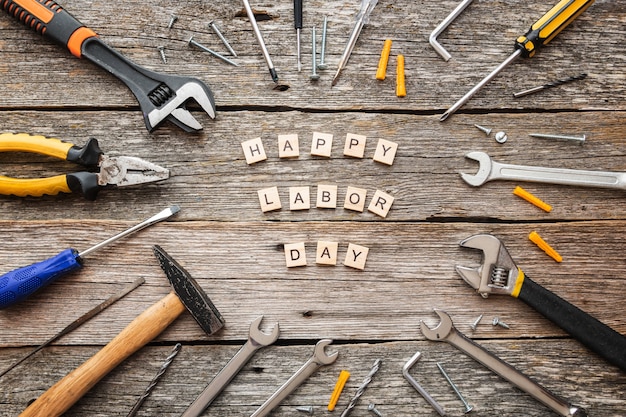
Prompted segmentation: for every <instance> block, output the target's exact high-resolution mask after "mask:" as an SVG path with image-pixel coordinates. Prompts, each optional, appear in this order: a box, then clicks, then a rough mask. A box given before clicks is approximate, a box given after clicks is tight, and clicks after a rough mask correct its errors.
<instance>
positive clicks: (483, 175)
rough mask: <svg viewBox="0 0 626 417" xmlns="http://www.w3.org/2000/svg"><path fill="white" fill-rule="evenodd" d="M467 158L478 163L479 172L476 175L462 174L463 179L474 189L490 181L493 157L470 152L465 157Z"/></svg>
mask: <svg viewBox="0 0 626 417" xmlns="http://www.w3.org/2000/svg"><path fill="white" fill-rule="evenodd" d="M465 157H466V158H468V159H473V160H474V161H477V162H478V164H479V166H478V172H477V173H476V174H474V175H471V174H465V173H461V178H463V180H464V181H465V182H466V183H468V184H469V185H472V186H474V187H479V186H481V185H483V184H484V183H486V182H487V181H489V175H490V174H491V168H492V165H493V164H492V161H491V157H490V156H489V155H487V154H486V153H485V152H470V153H468V154H467V155H465Z"/></svg>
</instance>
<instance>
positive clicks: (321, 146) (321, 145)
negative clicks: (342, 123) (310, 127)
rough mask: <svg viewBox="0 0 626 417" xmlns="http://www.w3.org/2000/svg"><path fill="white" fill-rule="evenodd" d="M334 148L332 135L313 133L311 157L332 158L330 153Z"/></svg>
mask: <svg viewBox="0 0 626 417" xmlns="http://www.w3.org/2000/svg"><path fill="white" fill-rule="evenodd" d="M332 147H333V135H332V134H330V133H320V132H313V142H311V155H317V156H326V157H328V158H330V151H331V150H332Z"/></svg>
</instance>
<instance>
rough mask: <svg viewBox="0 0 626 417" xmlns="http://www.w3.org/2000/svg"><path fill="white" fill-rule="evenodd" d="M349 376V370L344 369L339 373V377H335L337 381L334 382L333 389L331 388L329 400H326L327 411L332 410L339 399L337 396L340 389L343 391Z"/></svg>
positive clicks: (339, 393)
mask: <svg viewBox="0 0 626 417" xmlns="http://www.w3.org/2000/svg"><path fill="white" fill-rule="evenodd" d="M348 378H350V372H348V371H346V370H345V369H344V370H343V371H341V372H340V373H339V378H338V379H337V383H336V384H335V389H334V390H333V394H332V395H331V396H330V401H329V402H328V411H333V410H334V409H335V406H336V405H337V401H339V396H340V395H341V391H343V387H344V385H346V382H347V381H348Z"/></svg>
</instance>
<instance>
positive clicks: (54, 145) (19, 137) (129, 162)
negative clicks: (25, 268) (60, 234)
mask: <svg viewBox="0 0 626 417" xmlns="http://www.w3.org/2000/svg"><path fill="white" fill-rule="evenodd" d="M0 152H31V153H37V154H41V155H47V156H51V157H54V158H58V159H64V160H66V161H69V162H74V163H77V164H80V165H83V166H85V167H87V168H90V169H93V168H96V169H98V168H99V170H98V171H97V172H90V171H81V172H73V173H69V174H63V175H56V176H53V177H48V178H31V179H22V178H12V177H6V176H0V194H2V195H16V196H18V197H26V196H33V197H41V196H42V195H44V194H47V195H56V194H58V193H72V192H79V193H82V194H83V196H84V197H85V198H86V199H87V200H95V199H96V196H97V194H98V191H99V190H100V187H104V186H107V185H117V186H127V185H135V184H142V183H147V182H153V181H161V180H164V179H167V178H169V170H167V169H165V168H163V167H160V166H158V165H156V164H153V163H151V162H148V161H144V160H143V159H140V158H135V157H132V156H118V157H108V156H106V155H104V153H103V152H102V150H101V149H100V146H99V145H98V140H97V139H94V138H90V139H89V140H88V141H87V143H86V144H85V145H84V146H77V145H74V144H72V143H69V142H63V141H61V140H59V139H54V138H46V137H44V136H33V135H29V134H25V133H3V134H0Z"/></svg>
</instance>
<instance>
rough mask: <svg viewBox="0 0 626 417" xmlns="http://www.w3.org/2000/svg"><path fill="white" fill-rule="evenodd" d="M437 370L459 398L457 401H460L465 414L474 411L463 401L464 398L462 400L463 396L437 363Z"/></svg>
mask: <svg viewBox="0 0 626 417" xmlns="http://www.w3.org/2000/svg"><path fill="white" fill-rule="evenodd" d="M437 368H439V371H440V372H441V375H443V377H444V378H445V379H446V381H448V384H450V386H451V387H452V390H453V391H454V393H455V394H456V396H457V397H459V399H460V400H461V402H462V403H463V405H464V406H465V414H467V413H469V412H470V411H472V410H473V409H474V407H472V406H471V405H469V404H468V403H467V401H465V398H463V396H462V395H461V393H460V392H459V389H458V388H457V387H456V385H454V382H452V380H451V379H450V377H449V376H448V374H447V373H446V371H445V370H444V369H443V366H441V364H440V363H439V362H437Z"/></svg>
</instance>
